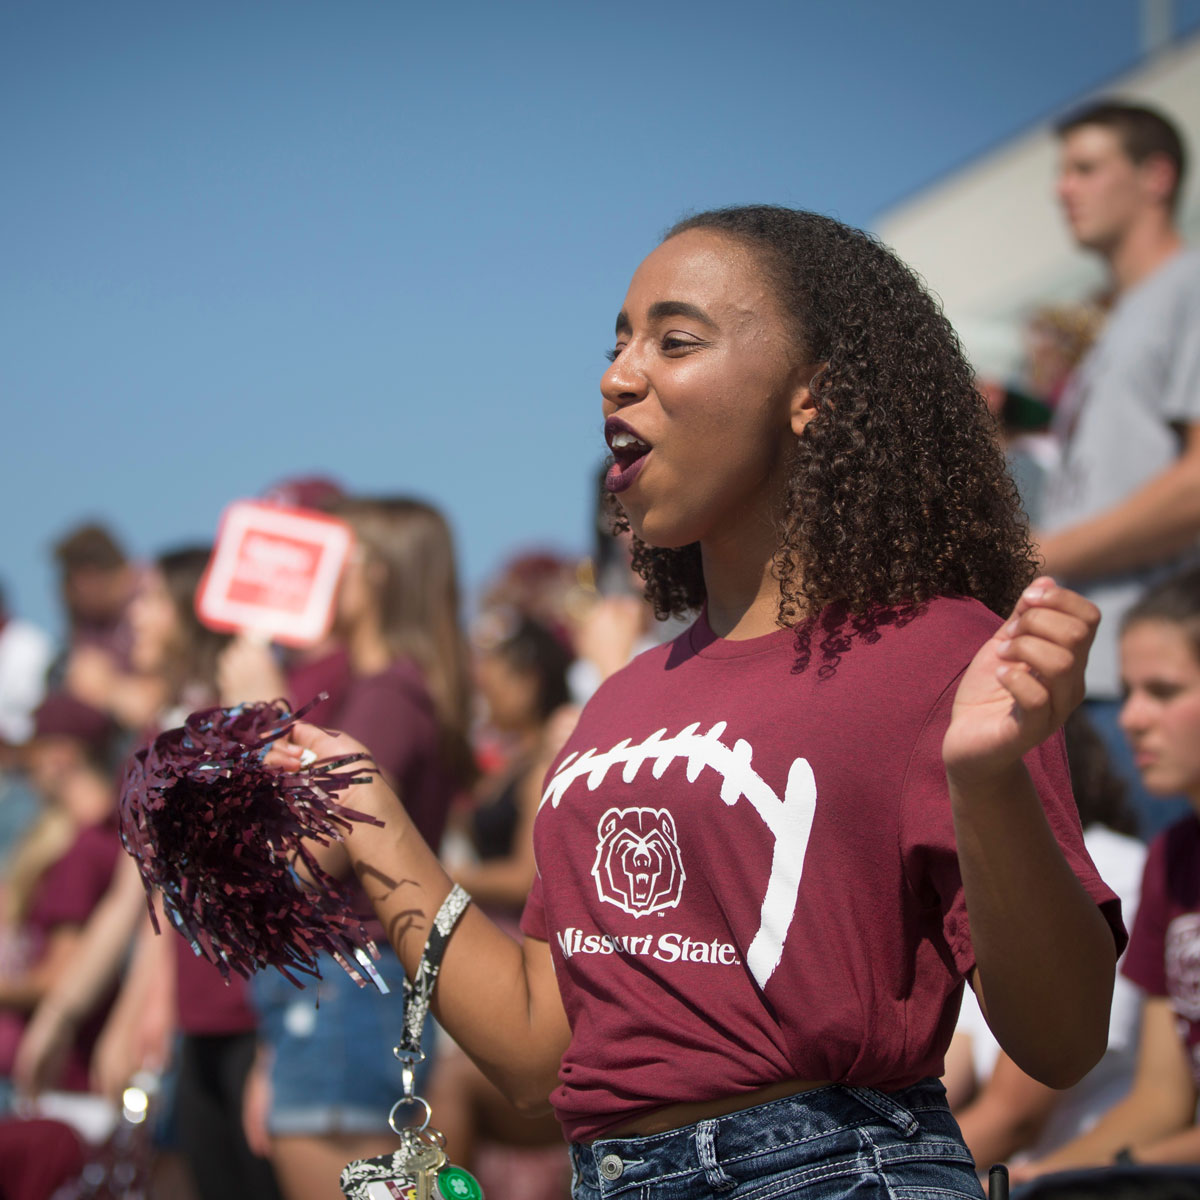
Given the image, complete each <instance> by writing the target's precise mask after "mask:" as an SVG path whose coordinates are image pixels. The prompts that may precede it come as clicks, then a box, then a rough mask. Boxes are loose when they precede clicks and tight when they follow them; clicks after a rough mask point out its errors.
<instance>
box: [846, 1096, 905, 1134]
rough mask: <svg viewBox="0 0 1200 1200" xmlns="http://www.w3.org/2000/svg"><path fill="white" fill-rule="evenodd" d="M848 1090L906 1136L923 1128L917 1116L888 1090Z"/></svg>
mask: <svg viewBox="0 0 1200 1200" xmlns="http://www.w3.org/2000/svg"><path fill="white" fill-rule="evenodd" d="M846 1091H848V1092H850V1093H851V1094H852V1095H853V1096H855V1097H856V1098H857V1099H858V1100H859V1101H860V1102H861V1103H862V1104H865V1105H866V1106H867V1108H869V1109H871V1110H872V1111H873V1112H875V1113H876V1114H878V1115H879V1116H881V1117H882V1118H883V1119H884V1120H885V1121H886V1122H887V1123H888V1124H889V1125H891V1126H892V1127H893V1128H894V1129H897V1130H899V1132H900V1133H901V1134H903V1136H904V1137H912V1136H913V1134H914V1133H916V1132H918V1130H919V1129H920V1128H921V1126H920V1125H919V1124H918V1122H917V1118H916V1117H914V1116H913V1115H912V1113H911V1112H909V1111H908V1109H907V1108H905V1107H904V1105H903V1104H900V1103H898V1102H897V1101H896V1100H894V1099H893V1098H892V1097H891V1096H889V1095H888V1094H887V1093H886V1092H877V1091H876V1090H875V1089H874V1088H867V1087H847V1088H846Z"/></svg>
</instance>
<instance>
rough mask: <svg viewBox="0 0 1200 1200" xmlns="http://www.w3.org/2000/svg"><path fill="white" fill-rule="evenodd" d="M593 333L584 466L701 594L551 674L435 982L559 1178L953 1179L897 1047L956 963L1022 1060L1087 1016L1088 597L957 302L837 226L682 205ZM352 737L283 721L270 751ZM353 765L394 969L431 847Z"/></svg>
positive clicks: (1030, 1061) (932, 1086)
mask: <svg viewBox="0 0 1200 1200" xmlns="http://www.w3.org/2000/svg"><path fill="white" fill-rule="evenodd" d="M536 345H537V343H536V338H534V339H533V341H532V342H531V343H530V345H529V346H527V347H526V350H527V353H528V356H529V361H530V362H533V363H536V362H537V361H538V360H537V350H536ZM611 358H612V363H611V366H610V367H609V369H608V370H607V371H606V372H605V374H604V377H603V379H602V381H601V393H602V396H603V413H604V417H605V435H606V438H607V440H608V443H609V447H610V449H611V450H612V452H613V458H614V461H613V464H612V466H611V468H610V470H609V473H608V476H607V478H606V486H607V488H608V490H609V491H610V493H612V494H613V495H614V496H616V498H617V500H618V502H619V505H620V509H621V512H622V513H623V517H622V521H623V522H626V523H627V524H628V525H629V526H630V527H631V528H632V531H633V533H634V535H635V552H634V563H635V566H636V567H637V569H638V570H639V572H640V573H641V575H642V577H643V579H645V580H646V583H647V590H648V595H649V598H650V599H651V601H652V602H653V603H654V605H655V607H656V609H658V611H660V612H662V613H666V612H683V611H685V610H692V611H695V610H697V609H700V610H702V612H701V615H700V617H699V619H698V620H697V621H696V624H695V625H694V626H693V627H692V629H690V630H689V631H688V632H687V633H685V634H683V635H682V636H681V637H679V638H677V639H676V641H675V642H674V643H672V644H671V645H670V646H667V647H661V648H659V649H657V650H653V651H649V652H648V653H647V654H646V655H643V656H641V657H640V658H638V659H635V661H634V662H633V664H631V665H630V666H629V667H628V668H626V669H625V670H624V671H620V672H618V673H617V674H616V675H614V676H612V677H611V678H610V679H609V680H608V681H607V682H606V683H605V685H604V686H603V687H602V688H601V689H600V690H599V691H598V692H597V693H596V695H595V697H594V698H593V699H592V700H591V702H590V703H589V704H588V706H587V707H586V708H585V710H584V713H583V716H582V717H581V720H580V725H579V728H578V729H577V731H576V733H575V735H574V736H573V737H572V738H571V739H570V741H569V742H568V744H567V746H566V748H565V751H564V754H563V755H562V756H561V757H560V758H559V760H558V761H557V762H556V764H555V766H554V767H553V768H552V773H551V775H550V777H549V780H548V785H547V787H546V789H545V791H544V793H543V803H542V807H541V812H540V814H539V817H538V821H537V826H536V828H535V846H536V855H537V864H538V870H539V876H538V880H537V881H535V885H534V891H533V893H532V895H531V897H530V901H529V904H528V906H527V908H526V913H525V919H524V925H525V934H526V936H525V940H524V943H523V944H522V945H518V944H517V943H515V942H513V941H512V940H511V939H509V938H507V936H506V935H504V934H503V933H502V932H501V931H499V930H498V929H497V928H496V927H495V926H494V925H492V924H491V923H490V922H489V921H488V920H487V918H486V917H485V916H484V915H483V914H482V913H481V912H480V911H479V910H478V909H477V908H476V907H475V906H472V907H469V908H468V909H467V910H466V913H465V914H464V915H463V918H462V921H461V922H460V923H459V924H458V926H457V928H456V931H455V932H454V934H453V936H452V937H451V938H450V941H449V945H448V947H447V950H446V955H445V959H444V962H443V966H442V972H441V975H440V976H439V979H438V991H437V995H436V997H435V1007H436V1011H437V1012H438V1015H439V1019H440V1020H441V1022H442V1024H443V1025H444V1026H445V1027H446V1028H447V1030H448V1031H449V1032H450V1033H451V1034H452V1035H453V1036H454V1037H455V1038H456V1040H457V1041H458V1042H459V1043H460V1045H462V1046H463V1048H464V1049H465V1050H466V1051H467V1052H468V1053H469V1054H471V1055H472V1056H473V1057H474V1058H475V1059H476V1061H477V1062H478V1063H479V1064H480V1066H481V1067H482V1068H483V1070H484V1071H485V1072H486V1073H487V1074H488V1075H489V1077H490V1078H492V1079H493V1080H494V1081H495V1082H496V1083H497V1084H498V1085H499V1086H500V1087H501V1089H502V1090H503V1091H505V1092H506V1093H507V1094H508V1095H509V1096H511V1097H512V1098H513V1099H514V1100H516V1101H517V1102H518V1103H519V1104H521V1105H522V1106H524V1107H526V1108H527V1109H530V1110H536V1109H539V1108H544V1106H545V1105H546V1104H547V1101H548V1100H549V1101H550V1102H551V1103H552V1104H553V1106H554V1108H555V1110H556V1111H557V1112H558V1114H559V1116H560V1119H561V1120H562V1121H563V1124H564V1126H565V1129H566V1132H567V1134H568V1136H569V1137H571V1138H572V1139H573V1141H574V1145H573V1147H572V1161H573V1163H574V1166H575V1171H576V1181H575V1195H576V1196H577V1197H581V1198H587V1200H593V1198H594V1197H597V1196H599V1195H610V1194H612V1195H615V1194H618V1193H620V1194H628V1195H633V1194H635V1193H636V1194H639V1195H640V1194H647V1195H649V1194H652V1193H654V1192H655V1191H656V1189H657V1188H659V1187H662V1188H664V1189H667V1190H669V1192H670V1194H671V1195H672V1196H674V1197H677V1198H678V1200H691V1198H692V1197H709V1196H711V1195H714V1194H718V1195H728V1196H731V1197H743V1196H744V1197H749V1196H766V1195H771V1196H773V1197H783V1196H799V1195H804V1196H806V1197H808V1196H814V1197H825V1198H829V1197H841V1196H847V1195H850V1194H851V1193H853V1194H855V1195H865V1194H868V1192H871V1193H872V1194H874V1193H876V1192H877V1194H880V1195H882V1194H888V1195H897V1194H915V1193H916V1192H917V1191H921V1192H922V1194H924V1193H925V1192H926V1191H927V1190H928V1191H930V1194H932V1190H937V1194H939V1195H942V1196H964V1197H968V1196H969V1197H979V1195H980V1191H979V1185H978V1182H977V1180H976V1177H975V1172H974V1164H973V1163H972V1161H971V1157H970V1155H969V1153H968V1152H967V1150H966V1147H965V1146H964V1145H963V1144H962V1141H961V1138H960V1137H959V1135H958V1133H957V1128H956V1126H955V1124H954V1121H953V1118H952V1117H951V1116H950V1114H949V1111H948V1109H947V1108H946V1105H945V1095H944V1091H943V1090H942V1088H941V1085H940V1084H938V1083H937V1082H936V1080H930V1079H929V1078H928V1077H929V1076H931V1075H936V1074H938V1073H939V1071H940V1068H941V1060H942V1057H943V1053H944V1050H945V1047H946V1045H947V1043H948V1041H949V1038H950V1034H951V1031H952V1028H953V1025H954V1019H955V1013H956V1009H957V1006H958V1000H959V997H960V995H961V988H962V986H963V984H964V980H966V981H969V982H970V984H971V986H973V987H974V988H975V989H976V991H977V992H978V993H979V995H980V998H981V1001H982V1002H983V1004H984V1007H985V1009H986V1011H987V1014H988V1017H989V1020H990V1022H991V1024H992V1027H993V1029H994V1030H995V1032H996V1034H997V1036H998V1038H999V1040H1000V1042H1001V1044H1002V1045H1003V1046H1004V1047H1005V1049H1006V1050H1007V1051H1008V1052H1009V1053H1010V1054H1011V1055H1012V1057H1013V1058H1014V1059H1016V1060H1017V1061H1018V1062H1019V1063H1020V1064H1021V1065H1022V1067H1023V1068H1024V1069H1025V1070H1027V1071H1028V1072H1029V1073H1031V1074H1033V1075H1034V1076H1036V1077H1037V1078H1039V1079H1041V1080H1043V1081H1044V1082H1046V1083H1048V1084H1051V1085H1054V1086H1067V1085H1069V1084H1071V1083H1073V1082H1075V1081H1076V1080H1077V1079H1079V1078H1080V1077H1081V1076H1082V1075H1083V1074H1084V1073H1085V1072H1086V1071H1087V1070H1088V1069H1089V1068H1090V1067H1091V1066H1092V1065H1093V1064H1094V1063H1095V1062H1096V1061H1097V1060H1098V1059H1099V1057H1100V1055H1101V1053H1102V1052H1103V1049H1104V1044H1105V1040H1106V1036H1107V1024H1108V1003H1109V998H1110V996H1111V990H1112V980H1113V971H1114V964H1115V960H1116V957H1117V953H1118V952H1119V950H1120V949H1121V948H1122V946H1123V943H1124V931H1123V928H1122V927H1121V924H1120V919H1119V915H1118V912H1117V911H1116V910H1117V907H1118V906H1117V905H1116V902H1115V898H1114V897H1113V896H1112V894H1111V892H1109V891H1108V889H1106V888H1105V887H1104V885H1103V884H1102V883H1101V882H1100V880H1099V879H1098V878H1097V877H1096V875H1095V871H1094V869H1093V868H1092V867H1091V865H1090V862H1089V860H1088V859H1087V855H1086V852H1085V851H1084V850H1083V846H1082V837H1081V833H1080V830H1079V826H1078V819H1077V817H1076V816H1075V815H1074V811H1073V810H1074V805H1073V803H1072V802H1071V800H1070V795H1069V790H1068V784H1067V780H1066V773H1065V767H1064V756H1063V752H1062V746H1061V739H1060V736H1059V734H1058V730H1059V727H1060V726H1061V723H1062V721H1063V719H1064V718H1065V716H1066V714H1067V713H1068V712H1069V711H1070V710H1071V708H1073V707H1074V705H1075V704H1076V703H1077V702H1078V700H1079V699H1080V697H1081V695H1082V688H1083V666H1084V662H1085V660H1086V656H1087V650H1088V647H1089V645H1090V643H1091V639H1092V637H1093V635H1094V631H1095V627H1096V621H1097V613H1096V611H1095V609H1094V607H1093V606H1092V605H1090V604H1089V603H1087V602H1086V601H1084V600H1083V599H1081V598H1080V597H1078V596H1077V595H1075V594H1074V593H1072V592H1070V591H1068V590H1066V589H1063V588H1059V587H1058V586H1056V585H1055V584H1054V582H1053V581H1052V580H1049V579H1046V578H1037V579H1035V578H1034V577H1033V576H1034V570H1033V565H1034V564H1033V557H1032V554H1031V550H1030V546H1029V542H1028V538H1027V530H1026V528H1025V525H1024V523H1023V520H1022V518H1021V515H1020V512H1019V509H1018V505H1017V501H1016V497H1015V495H1014V492H1013V487H1012V484H1011V481H1010V480H1009V478H1008V477H1007V475H1006V473H1005V471H1004V466H1003V461H1002V457H1001V455H1000V451H999V449H998V447H997V445H996V439H995V431H994V427H993V426H992V424H991V422H990V421H989V418H988V416H987V413H986V410H985V407H984V404H983V401H982V399H981V398H980V396H979V395H978V394H977V392H976V391H975V388H974V383H973V378H972V373H971V371H970V368H969V366H968V365H967V363H966V362H965V361H964V359H963V358H962V355H961V352H960V350H959V348H958V344H957V341H956V339H955V337H954V335H953V332H952V330H951V329H950V326H949V324H948V323H947V322H946V320H945V318H944V317H943V316H942V314H941V312H940V311H939V309H938V308H937V305H936V303H935V302H934V301H933V300H932V299H931V298H930V297H929V295H928V294H927V293H926V292H925V290H924V288H923V287H922V286H921V284H920V283H919V282H918V281H917V279H916V278H915V276H913V274H912V273H911V272H910V271H909V270H908V269H907V268H905V267H904V266H903V264H901V263H900V262H899V261H898V260H897V259H896V258H895V257H894V256H893V255H891V254H890V252H888V251H887V250H886V249H884V248H883V247H882V246H880V245H879V244H878V243H877V242H875V241H874V240H873V239H872V238H870V237H869V236H867V235H865V234H862V233H860V232H858V231H856V230H852V229H849V228H847V227H846V226H843V225H841V224H839V223H838V222H836V221H832V220H829V219H828V218H824V217H820V216H817V215H815V214H811V213H803V212H795V211H791V210H787V209H779V208H772V207H766V206H757V207H749V208H740V209H729V210H720V211H717V212H710V213H703V214H700V215H699V216H696V217H692V218H689V219H688V220H686V221H684V222H682V223H681V224H679V225H677V226H676V227H675V228H674V229H672V230H671V231H670V233H669V234H668V235H667V237H666V239H665V240H664V241H663V242H662V243H661V244H660V245H659V246H658V248H657V249H655V250H654V251H653V252H652V253H651V254H650V255H649V256H648V257H647V258H646V259H645V261H644V262H643V263H642V264H641V266H640V267H639V268H638V269H637V271H636V273H635V274H634V277H633V281H632V283H631V285H630V288H629V291H628V293H627V296H626V299H625V303H624V305H623V306H622V308H621V311H620V314H619V316H618V318H617V322H616V345H615V347H614V349H613V352H612V355H611ZM536 462H537V459H536V457H534V458H532V459H531V460H530V461H529V462H526V463H523V464H522V467H523V469H525V470H536ZM1048 739H1050V742H1049V744H1044V743H1047V740H1048ZM355 745H356V743H355V741H354V739H352V738H346V737H335V736H331V735H329V734H326V733H325V732H324V731H321V730H318V729H316V728H315V727H312V726H302V727H299V728H297V729H296V730H295V732H294V734H293V740H292V744H291V746H290V747H287V746H285V747H281V748H280V751H279V753H278V755H277V756H276V757H277V761H279V762H280V763H281V764H284V765H291V764H292V763H294V762H295V761H297V760H298V758H299V756H300V754H301V752H302V750H303V749H305V748H308V749H311V750H312V751H314V752H315V753H317V754H319V755H321V756H324V755H326V754H332V753H342V752H345V751H347V750H349V749H350V748H351V747H353V746H355ZM351 797H352V799H351V803H354V804H355V805H356V807H359V808H362V809H364V810H365V811H367V812H369V813H371V814H372V815H374V816H378V817H379V818H380V819H381V820H382V821H383V826H382V827H381V828H377V827H373V826H372V827H368V826H365V825H360V826H355V828H354V829H353V830H351V832H350V833H349V835H348V837H347V840H346V843H345V846H346V849H347V851H348V853H349V855H350V857H351V858H352V859H353V860H354V861H355V864H356V867H357V869H358V870H359V873H360V876H361V877H362V878H364V879H368V880H395V881H399V882H397V883H395V884H394V885H391V886H383V885H382V884H380V885H379V886H374V885H373V884H371V883H368V887H369V888H370V890H371V895H372V898H373V900H374V902H375V906H376V909H377V910H378V912H379V913H380V915H381V916H382V917H383V919H384V924H385V927H387V928H388V929H389V930H392V931H394V942H395V945H396V948H397V950H398V951H399V953H400V956H401V959H402V960H403V962H404V964H405V967H406V969H407V970H409V971H413V970H415V969H416V966H417V962H418V960H419V958H420V955H421V952H422V947H423V944H424V942H425V940H426V937H427V936H428V932H429V930H430V927H431V922H432V920H433V918H434V916H435V914H436V913H437V911H438V909H439V907H440V905H441V904H442V903H443V901H444V899H445V898H446V897H447V895H448V894H449V893H450V890H451V880H450V878H449V877H448V876H447V875H446V873H445V872H444V871H443V870H442V868H441V867H440V865H439V864H438V862H437V860H436V858H435V857H434V855H433V853H432V852H431V851H430V850H428V849H427V848H425V847H423V846H422V844H421V842H420V840H419V839H418V838H417V837H416V835H415V830H414V828H413V826H412V823H411V822H410V821H408V820H407V819H406V818H405V816H404V815H403V813H402V811H401V810H400V809H399V808H398V806H397V805H396V803H395V800H394V798H393V797H392V796H391V794H390V792H389V791H388V789H387V788H386V787H385V786H384V784H383V783H382V782H372V783H369V784H364V785H361V786H357V787H356V788H355V789H354V791H353V792H352V793H351ZM876 951H878V954H876V953H875V952H876ZM784 981H786V982H787V983H788V984H789V985H790V986H788V987H784V986H780V985H781V983H782V982H784ZM855 1046H859V1047H861V1050H860V1052H857V1053H856V1051H855V1049H854V1048H855ZM435 1120H436V1114H435Z"/></svg>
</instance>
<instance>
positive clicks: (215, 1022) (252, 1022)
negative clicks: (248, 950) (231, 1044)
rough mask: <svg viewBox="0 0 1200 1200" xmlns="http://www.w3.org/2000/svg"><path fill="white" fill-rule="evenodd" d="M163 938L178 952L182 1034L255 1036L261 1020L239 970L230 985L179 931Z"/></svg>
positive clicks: (231, 975)
mask: <svg viewBox="0 0 1200 1200" xmlns="http://www.w3.org/2000/svg"><path fill="white" fill-rule="evenodd" d="M167 924H170V920H169V919H168V921H167ZM163 936H164V937H169V938H170V939H171V942H172V948H173V950H174V952H175V966H176V971H175V1003H176V1008H177V1010H178V1013H179V1029H180V1032H181V1033H186V1034H200V1035H215V1034H234V1033H253V1032H254V1030H255V1029H256V1028H257V1026H258V1018H257V1017H256V1016H255V1013H254V1008H253V1006H252V1005H251V1003H250V987H249V984H247V982H246V981H245V980H244V979H243V978H242V977H241V976H240V975H239V974H237V972H236V971H230V972H229V982H228V983H226V982H225V977H224V976H223V975H222V974H221V972H220V969H219V968H217V967H215V966H214V965H213V964H212V963H211V962H209V961H208V959H207V958H204V957H203V956H202V955H199V954H196V953H195V951H194V950H193V949H192V946H191V943H190V942H189V941H188V940H187V939H186V938H185V937H183V935H182V934H180V933H179V932H178V930H176V931H174V932H172V933H168V932H167V931H166V930H163Z"/></svg>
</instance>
